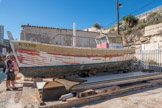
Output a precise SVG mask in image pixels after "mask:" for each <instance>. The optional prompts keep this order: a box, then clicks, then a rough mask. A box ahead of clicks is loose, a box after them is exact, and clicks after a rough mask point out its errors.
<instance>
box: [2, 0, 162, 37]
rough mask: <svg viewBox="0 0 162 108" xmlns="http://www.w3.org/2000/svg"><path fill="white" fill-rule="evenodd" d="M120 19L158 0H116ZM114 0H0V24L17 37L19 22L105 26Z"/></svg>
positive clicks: (112, 15) (109, 21)
mask: <svg viewBox="0 0 162 108" xmlns="http://www.w3.org/2000/svg"><path fill="white" fill-rule="evenodd" d="M119 3H120V4H123V7H121V8H120V9H119V16H120V20H122V17H123V16H127V15H129V14H130V13H132V15H134V16H135V15H138V14H141V13H144V12H146V11H148V10H150V9H153V8H155V7H157V6H160V5H162V0H119ZM116 19H117V12H116V0H0V25H4V26H5V34H4V35H5V37H4V38H8V37H7V33H6V31H11V32H12V34H13V36H14V38H15V39H20V32H21V30H22V28H21V25H27V24H30V25H33V26H43V27H55V28H64V29H72V28H73V22H76V28H77V29H78V30H83V29H86V28H91V27H93V25H94V24H95V23H99V24H101V26H103V27H104V28H109V27H111V26H113V25H114V24H115V23H116Z"/></svg>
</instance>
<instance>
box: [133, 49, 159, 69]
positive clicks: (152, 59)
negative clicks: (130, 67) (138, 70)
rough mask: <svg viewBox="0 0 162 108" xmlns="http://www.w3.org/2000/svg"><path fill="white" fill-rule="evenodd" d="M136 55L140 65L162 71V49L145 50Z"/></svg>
mask: <svg viewBox="0 0 162 108" xmlns="http://www.w3.org/2000/svg"><path fill="white" fill-rule="evenodd" d="M135 56H136V57H137V58H138V66H139V67H142V68H143V69H149V70H154V71H157V72H162V49H156V50H143V51H141V52H138V53H136V55H135Z"/></svg>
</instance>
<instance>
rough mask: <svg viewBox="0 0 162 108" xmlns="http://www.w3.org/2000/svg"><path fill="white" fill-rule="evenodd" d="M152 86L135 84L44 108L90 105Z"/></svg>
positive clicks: (149, 84)
mask: <svg viewBox="0 0 162 108" xmlns="http://www.w3.org/2000/svg"><path fill="white" fill-rule="evenodd" d="M152 86H154V85H152V84H151V83H140V84H135V85H132V86H127V87H125V88H121V89H120V90H117V91H112V92H105V93H100V94H96V95H92V96H87V97H82V98H77V97H73V98H70V99H67V102H58V103H57V104H56V103H55V104H50V105H46V106H43V107H42V108H51V107H53V108H55V107H56V108H67V107H73V106H76V105H79V104H84V103H88V102H92V101H96V100H100V99H105V98H106V97H109V96H113V95H119V94H122V93H126V92H129V91H134V90H138V89H142V88H146V87H152Z"/></svg>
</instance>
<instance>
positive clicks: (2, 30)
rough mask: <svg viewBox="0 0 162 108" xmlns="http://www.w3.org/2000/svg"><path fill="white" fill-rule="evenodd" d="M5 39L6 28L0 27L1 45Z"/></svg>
mask: <svg viewBox="0 0 162 108" xmlns="http://www.w3.org/2000/svg"><path fill="white" fill-rule="evenodd" d="M3 39H4V26H3V25H0V44H3Z"/></svg>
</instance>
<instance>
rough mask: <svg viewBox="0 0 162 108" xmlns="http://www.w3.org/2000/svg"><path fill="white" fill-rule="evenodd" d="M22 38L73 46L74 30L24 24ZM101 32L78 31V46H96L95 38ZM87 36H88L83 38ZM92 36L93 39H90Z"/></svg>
mask: <svg viewBox="0 0 162 108" xmlns="http://www.w3.org/2000/svg"><path fill="white" fill-rule="evenodd" d="M22 27H23V30H22V32H21V37H20V39H21V40H27V41H34V42H41V43H47V44H55V45H65V46H72V35H73V30H69V29H56V28H47V27H36V26H28V25H26V26H22ZM98 35H99V33H96V32H87V31H80V30H77V31H76V36H77V37H78V38H76V46H78V47H88V46H90V47H96V42H95V40H94V39H92V38H95V37H96V36H98ZM83 37H86V38H83ZM89 38H91V39H89Z"/></svg>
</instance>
